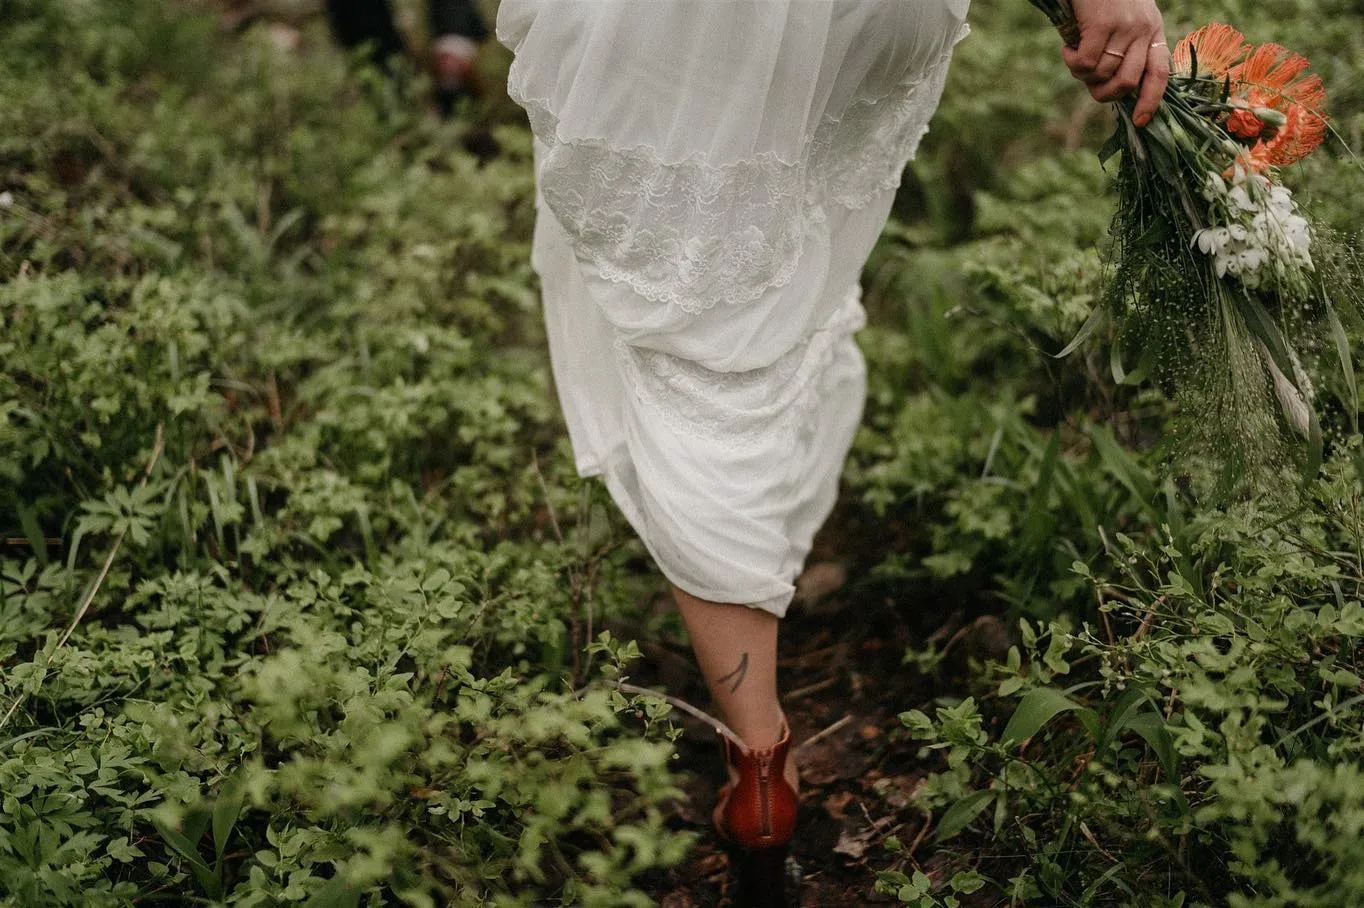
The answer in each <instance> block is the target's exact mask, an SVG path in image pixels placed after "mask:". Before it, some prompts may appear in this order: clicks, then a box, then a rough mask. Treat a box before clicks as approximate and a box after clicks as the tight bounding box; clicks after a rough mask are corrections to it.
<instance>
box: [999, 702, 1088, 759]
mask: <svg viewBox="0 0 1364 908" xmlns="http://www.w3.org/2000/svg"><path fill="white" fill-rule="evenodd" d="M1064 712H1075V713H1077V714H1084V713H1088V714H1089V715H1088V716H1084V715H1081V718H1082V720H1084V719H1088V720H1090V721H1086V722H1085V727H1086V728H1090V727H1091V722H1092V721H1093V720H1094V719H1095V716H1094V711H1093V710H1092V709H1089V708H1088V707H1086V706H1083V705H1081V704H1080V703H1077V702H1076V701H1074V700H1072V699H1071V698H1070V697H1067V696H1066V695H1065V694H1063V693H1062V692H1061V691H1059V690H1057V689H1056V688H1054V687H1038V688H1034V689H1033V690H1030V691H1028V692H1027V693H1026V694H1024V695H1023V699H1021V700H1019V701H1018V706H1017V707H1016V708H1015V709H1014V714H1013V715H1012V716H1010V717H1009V724H1008V725H1006V726H1004V734H1003V735H1002V736H1001V738H1000V740H1001V741H1002V743H1004V744H1005V745H1006V746H1007V745H1009V744H1010V743H1012V744H1022V743H1023V742H1024V741H1026V740H1028V739H1029V738H1031V737H1032V736H1033V735H1035V734H1037V733H1038V732H1039V731H1041V730H1042V726H1044V725H1046V724H1047V723H1048V722H1050V721H1051V720H1052V719H1053V718H1054V717H1056V716H1058V715H1060V714H1061V713H1064Z"/></svg>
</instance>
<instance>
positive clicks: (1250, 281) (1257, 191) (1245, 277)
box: [1193, 166, 1313, 289]
mask: <svg viewBox="0 0 1364 908" xmlns="http://www.w3.org/2000/svg"><path fill="white" fill-rule="evenodd" d="M1203 196H1204V198H1206V199H1207V200H1208V201H1209V202H1210V203H1211V205H1210V214H1212V215H1213V216H1214V218H1220V219H1222V223H1220V224H1216V225H1215V226H1212V227H1205V228H1204V229H1202V230H1199V231H1198V232H1197V233H1195V234H1194V236H1193V245H1194V246H1196V247H1197V248H1198V250H1199V251H1200V252H1202V253H1203V254H1204V255H1208V256H1211V257H1212V260H1213V270H1214V271H1215V272H1216V274H1217V276H1218V277H1219V278H1220V277H1225V276H1227V275H1228V274H1230V275H1232V276H1233V277H1235V278H1237V279H1238V280H1239V281H1240V282H1241V283H1242V284H1244V285H1245V286H1246V287H1248V288H1250V289H1255V288H1257V287H1259V286H1261V285H1262V284H1263V282H1264V280H1265V279H1266V278H1267V277H1269V275H1270V273H1272V274H1274V275H1276V276H1278V277H1279V278H1281V279H1291V278H1293V277H1297V276H1298V275H1300V274H1301V273H1302V272H1304V271H1311V270H1312V268H1313V266H1312V255H1311V243H1312V235H1311V227H1310V225H1309V224H1308V222H1307V219H1306V218H1304V217H1302V216H1301V215H1299V214H1298V213H1297V206H1296V205H1295V204H1294V202H1293V193H1292V192H1291V191H1290V190H1289V189H1288V187H1286V186H1281V185H1278V184H1276V183H1274V182H1273V181H1272V180H1270V179H1269V178H1268V177H1266V176H1264V175H1263V174H1258V173H1251V172H1250V171H1248V170H1246V169H1245V168H1243V167H1240V166H1237V167H1236V168H1234V170H1233V172H1232V179H1231V182H1230V185H1229V184H1228V183H1227V181H1225V180H1223V179H1222V177H1221V176H1220V175H1219V174H1216V173H1210V174H1208V179H1207V180H1206V182H1205V184H1204V187H1203Z"/></svg>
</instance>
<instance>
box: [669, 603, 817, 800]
mask: <svg viewBox="0 0 1364 908" xmlns="http://www.w3.org/2000/svg"><path fill="white" fill-rule="evenodd" d="M673 599H674V600H675V601H676V602H677V608H678V610H679V611H680V612H681V613H682V620H683V621H684V622H686V625H687V634H688V635H689V636H690V637H691V647H692V651H693V652H695V653H696V663H697V664H698V665H699V666H700V667H701V674H703V675H705V677H706V686H707V687H709V688H710V696H711V700H712V701H713V702H714V703H715V705H716V706H718V707H719V708H720V714H721V718H722V719H724V722H725V724H726V725H728V726H729V727H730V729H731V730H732V731H733V732H734V733H735V734H736V735H738V736H739V738H740V739H741V740H742V741H743V742H744V743H745V744H747V745H748V746H750V747H755V748H759V749H762V748H766V747H770V746H771V745H773V744H775V743H777V741H778V740H779V739H780V738H781V724H782V711H781V702H780V700H779V698H778V696H777V625H778V624H780V623H781V622H780V619H778V618H777V616H776V615H773V614H772V613H771V612H764V611H762V610H761V609H756V608H750V607H749V606H746V605H731V604H728V603H723V602H710V601H708V600H705V599H697V598H696V597H695V596H693V595H691V594H690V593H687V592H685V591H683V590H680V589H678V588H677V587H675V586H674V587H673ZM784 774H785V776H786V781H787V782H788V783H789V784H790V785H791V787H792V788H793V789H796V788H799V786H800V781H799V777H798V775H797V773H796V762H795V758H794V753H792V754H789V755H788V756H787V761H786V767H785V773H784ZM731 781H733V779H731Z"/></svg>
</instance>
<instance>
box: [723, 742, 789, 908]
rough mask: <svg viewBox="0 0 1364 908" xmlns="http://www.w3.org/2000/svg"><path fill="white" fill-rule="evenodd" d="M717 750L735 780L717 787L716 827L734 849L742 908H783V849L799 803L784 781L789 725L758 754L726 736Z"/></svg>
mask: <svg viewBox="0 0 1364 908" xmlns="http://www.w3.org/2000/svg"><path fill="white" fill-rule="evenodd" d="M720 748H721V751H722V752H723V754H724V757H725V763H726V765H727V766H728V767H729V768H730V769H731V770H733V772H734V773H735V774H737V776H738V779H737V780H736V781H734V782H731V783H730V784H727V785H725V786H724V787H723V788H721V789H720V795H719V798H718V802H717V803H716V805H715V813H714V817H713V819H714V821H715V829H716V831H717V832H718V833H719V835H720V837H721V838H723V839H725V840H726V841H728V842H730V843H731V844H732V845H734V846H735V848H736V850H737V855H736V858H737V862H738V870H739V874H738V876H739V889H740V902H739V904H740V905H741V906H742V908H783V906H785V905H786V896H785V881H784V875H785V866H786V850H787V845H788V843H789V842H790V841H791V836H792V835H793V834H794V833H795V831H796V813H797V809H798V806H799V805H798V803H797V800H796V792H795V789H793V788H792V787H791V784H790V783H789V782H787V781H786V775H785V772H786V759H787V756H788V755H789V754H790V751H791V727H790V726H789V725H787V724H786V721H785V719H783V720H782V736H781V740H779V741H778V742H777V743H776V744H773V745H772V746H771V747H767V748H763V749H761V750H759V749H756V748H749V747H742V746H741V745H737V744H735V743H734V742H733V741H731V740H730V739H729V738H727V737H725V736H723V735H722V736H721V737H720Z"/></svg>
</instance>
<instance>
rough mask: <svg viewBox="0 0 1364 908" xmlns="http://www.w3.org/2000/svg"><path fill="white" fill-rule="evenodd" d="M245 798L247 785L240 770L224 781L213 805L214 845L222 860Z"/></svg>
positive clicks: (219, 858)
mask: <svg viewBox="0 0 1364 908" xmlns="http://www.w3.org/2000/svg"><path fill="white" fill-rule="evenodd" d="M245 800H246V786H245V784H243V781H242V777H241V773H240V771H239V772H237V773H235V774H234V775H232V776H231V777H229V778H228V779H227V781H226V782H224V783H223V786H222V788H220V789H219V790H218V800H217V801H216V802H215V803H214V805H213V847H214V851H215V853H216V854H217V856H218V860H220V861H221V860H222V859H223V852H224V851H226V850H227V840H228V837H229V836H230V835H232V827H233V826H235V825H237V818H238V817H239V816H241V813H242V804H243V803H244V802H245Z"/></svg>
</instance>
